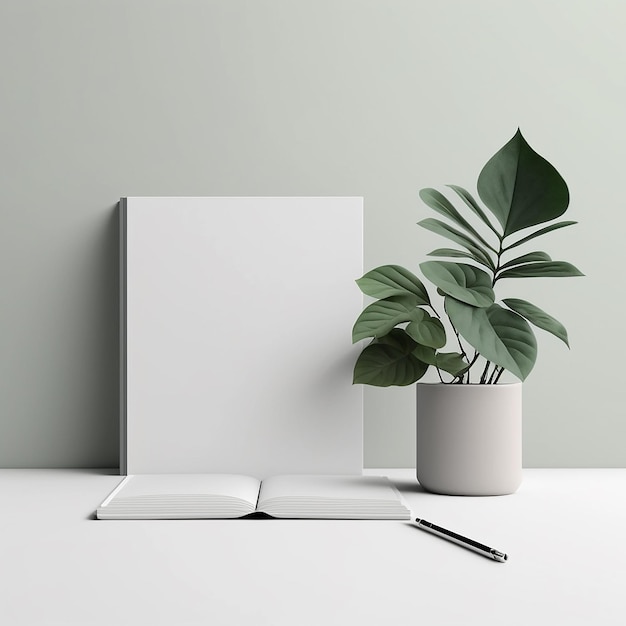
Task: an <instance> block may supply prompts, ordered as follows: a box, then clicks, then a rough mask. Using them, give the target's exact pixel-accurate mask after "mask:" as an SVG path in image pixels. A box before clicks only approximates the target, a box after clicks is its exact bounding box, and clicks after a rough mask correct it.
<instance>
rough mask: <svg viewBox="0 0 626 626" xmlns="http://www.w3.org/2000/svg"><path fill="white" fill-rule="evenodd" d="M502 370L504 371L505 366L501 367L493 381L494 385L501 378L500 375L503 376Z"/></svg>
mask: <svg viewBox="0 0 626 626" xmlns="http://www.w3.org/2000/svg"><path fill="white" fill-rule="evenodd" d="M502 372H504V368H503V367H501V368H500V371H499V372H498V375H497V376H496V379H495V380H494V381H493V384H494V385H495V384H496V383H497V382H498V381H499V380H500V376H502Z"/></svg>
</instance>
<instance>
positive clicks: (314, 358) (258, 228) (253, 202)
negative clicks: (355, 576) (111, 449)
mask: <svg viewBox="0 0 626 626" xmlns="http://www.w3.org/2000/svg"><path fill="white" fill-rule="evenodd" d="M120 207H121V210H120V215H121V220H122V225H121V232H122V264H121V268H122V302H123V315H122V463H121V466H122V473H129V474H141V473H242V474H250V475H253V476H257V477H260V478H262V477H264V476H267V475H271V474H276V473H310V474H319V473H326V474H341V473H348V474H352V473H360V472H361V470H362V410H363V407H362V390H361V388H360V386H353V385H352V368H353V364H354V361H355V359H356V356H357V353H358V347H355V346H353V345H352V344H351V328H352V325H353V323H354V321H355V320H356V318H357V317H358V315H359V313H360V312H361V310H362V304H363V302H362V297H361V295H360V292H359V289H358V287H357V286H356V285H355V283H354V281H355V279H356V278H358V277H359V276H360V275H361V274H362V256H363V255H362V239H363V237H362V235H363V233H362V230H363V227H362V213H363V206H362V199H361V198H123V199H122V201H121V203H120Z"/></svg>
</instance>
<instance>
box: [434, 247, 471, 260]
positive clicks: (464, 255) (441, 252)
mask: <svg viewBox="0 0 626 626" xmlns="http://www.w3.org/2000/svg"><path fill="white" fill-rule="evenodd" d="M426 256H447V257H450V258H453V259H473V260H474V261H475V260H476V259H474V257H473V256H472V255H471V254H470V253H469V252H463V250H456V249H454V248H437V249H436V250H433V251H432V252H429V253H428V254H427V255H426Z"/></svg>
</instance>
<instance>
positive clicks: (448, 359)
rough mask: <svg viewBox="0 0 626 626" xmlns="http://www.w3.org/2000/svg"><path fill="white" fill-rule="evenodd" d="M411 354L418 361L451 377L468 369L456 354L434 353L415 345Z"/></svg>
mask: <svg viewBox="0 0 626 626" xmlns="http://www.w3.org/2000/svg"><path fill="white" fill-rule="evenodd" d="M413 354H414V355H415V356H416V357H417V358H418V359H419V360H420V361H423V362H424V363H428V365H434V366H435V367H438V368H439V369H440V370H443V371H444V372H448V374H452V375H453V376H459V374H462V373H463V372H465V371H466V370H467V369H468V368H469V363H467V362H466V361H465V359H463V356H462V355H461V354H459V353H458V352H436V351H435V350H434V349H433V348H428V347H426V346H421V345H417V346H416V347H415V350H413Z"/></svg>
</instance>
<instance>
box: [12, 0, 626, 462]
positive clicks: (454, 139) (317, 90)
mask: <svg viewBox="0 0 626 626" xmlns="http://www.w3.org/2000/svg"><path fill="white" fill-rule="evenodd" d="M625 12H626V9H624V8H623V3H622V2H620V1H619V0H615V1H613V2H610V1H604V2H601V1H596V2H591V1H586V2H577V1H574V0H563V1H561V2H557V1H546V0H538V1H530V0H526V1H525V2H517V1H514V2H513V1H511V2H509V1H506V0H498V1H495V0H494V1H486V0H476V1H474V2H471V1H468V0H456V1H451V0H440V1H438V2H431V1H425V0H423V1H422V0H419V1H418V0H406V1H399V0H387V1H384V0H379V1H376V2H374V1H371V0H370V1H368V0H322V1H320V0H316V1H313V0H308V1H306V2H304V1H299V0H269V1H263V0H259V1H254V0H250V1H247V2H246V1H242V0H220V1H210V0H204V1H190V0H183V1H181V0H178V1H175V0H169V1H167V0H125V1H119V0H118V1H111V0H106V1H104V0H100V1H94V0H92V1H90V2H83V1H80V0H57V1H56V2H49V1H46V0H39V1H36V0H3V2H2V3H1V4H0V76H2V93H3V95H2V98H1V99H0V107H1V115H0V159H1V167H0V180H1V185H0V195H1V204H0V210H1V225H0V276H1V280H0V285H1V292H0V293H1V305H0V338H1V341H2V343H1V348H0V465H2V466H7V467H29V466H33V467H45V466H55V467H56V466H113V465H115V464H116V463H117V442H118V432H117V402H118V398H117V394H118V390H117V356H118V350H117V331H118V325H117V317H116V315H117V305H118V298H117V287H118V283H117V243H116V237H117V232H116V226H115V213H114V208H115V204H116V201H117V199H118V198H119V197H120V196H123V195H363V196H364V197H365V207H366V215H365V219H366V240H365V246H366V259H365V262H366V267H367V268H372V267H374V266H376V265H379V264H383V263H399V264H404V265H406V266H408V267H410V268H412V269H414V270H415V271H417V264H418V263H419V262H420V261H422V260H423V259H424V255H425V253H426V252H428V251H429V250H430V249H432V248H433V247H437V246H439V245H441V243H442V242H441V240H439V241H438V240H437V238H436V237H435V236H434V235H431V234H430V233H428V232H426V231H422V229H420V228H419V227H417V226H415V222H417V221H418V220H419V219H422V218H424V217H426V216H429V212H428V210H427V209H426V207H424V206H423V205H422V204H421V203H420V201H419V199H418V197H417V192H418V190H419V189H420V188H421V187H424V186H441V185H443V184H445V183H449V182H454V183H457V184H460V185H463V186H466V187H469V188H470V189H472V188H474V186H475V181H476V177H477V175H478V172H479V170H480V168H481V167H482V165H483V164H484V163H485V161H486V160H487V158H488V157H490V156H491V154H493V152H495V151H496V150H497V149H498V148H499V147H500V146H501V145H502V144H503V143H504V142H505V141H506V140H508V139H509V138H510V137H511V136H512V135H513V133H514V132H515V130H516V128H517V126H518V125H519V126H521V128H522V130H523V132H524V133H525V136H526V138H527V139H528V141H529V142H530V143H531V145H532V146H533V147H534V148H535V149H536V150H538V151H539V152H540V153H541V154H543V155H544V156H546V157H547V158H548V159H549V160H550V161H552V162H553V163H554V164H555V165H556V166H557V168H558V169H559V170H560V171H561V173H562V174H563V176H564V177H565V179H566V180H567V181H568V183H569V185H570V191H571V196H572V203H571V209H570V211H569V213H568V217H569V218H570V219H575V220H578V221H579V222H580V224H579V225H577V226H575V227H573V228H570V229H564V230H563V231H558V232H556V233H553V234H551V235H549V237H550V239H549V240H548V239H547V238H546V239H545V242H544V246H545V248H546V249H547V251H548V252H551V253H552V254H553V256H554V257H556V258H559V257H560V258H563V259H566V260H569V261H571V262H574V263H575V264H576V265H578V266H579V267H580V268H581V269H582V270H583V271H584V272H585V273H586V274H587V277H586V278H584V279H568V280H560V281H559V280H556V279H545V280H544V282H541V281H536V282H537V283H540V284H532V282H531V283H525V282H524V281H521V282H520V287H519V288H518V289H516V291H515V295H516V296H518V297H523V298H528V299H529V300H532V301H535V302H537V303H538V304H540V305H542V306H543V307H545V308H546V309H547V310H548V311H549V312H551V313H552V314H553V315H555V316H556V317H557V318H559V319H561V320H562V321H563V322H564V323H565V325H566V326H567V327H568V330H569V332H570V337H571V345H572V350H571V352H570V351H568V350H567V349H566V348H565V347H564V346H563V345H562V344H561V343H560V342H558V340H556V339H554V338H553V337H552V336H550V335H546V334H543V335H541V336H540V337H539V344H540V354H539V362H538V365H537V367H536V369H535V371H534V372H533V374H532V375H531V376H530V378H529V379H528V380H527V382H526V383H525V433H524V445H525V464H526V465H527V466H624V465H626V420H625V419H624V418H625V416H624V385H623V382H622V380H621V379H622V377H621V371H620V369H619V368H620V363H621V362H622V361H623V358H624V357H623V342H624V339H623V334H622V332H621V327H622V320H623V319H624V315H625V313H626V311H625V310H624V309H625V307H624V287H623V284H624V281H623V278H622V276H623V270H622V268H623V260H624V257H625V254H624V248H623V244H622V240H623V232H624V228H625V227H626V217H625V216H624V206H623V204H624V203H623V199H622V198H623V195H622V192H621V182H622V180H623V168H624V161H625V158H624V145H626V142H625V134H626V131H625V127H626V124H625V122H624V111H625V110H626V106H625V105H626V84H625V82H626V79H625V73H624V67H626V39H624V37H623V32H624V27H625V26H626V19H625ZM321 245H322V244H321ZM509 282H510V281H509ZM349 330H350V329H346V332H349ZM413 393H414V390H413V389H385V390H379V389H368V390H367V392H366V406H367V408H366V418H365V429H366V433H365V435H366V444H365V459H366V464H367V465H369V466H412V465H414V441H413V440H414V410H415V409H414V404H415V403H414V397H413Z"/></svg>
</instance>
